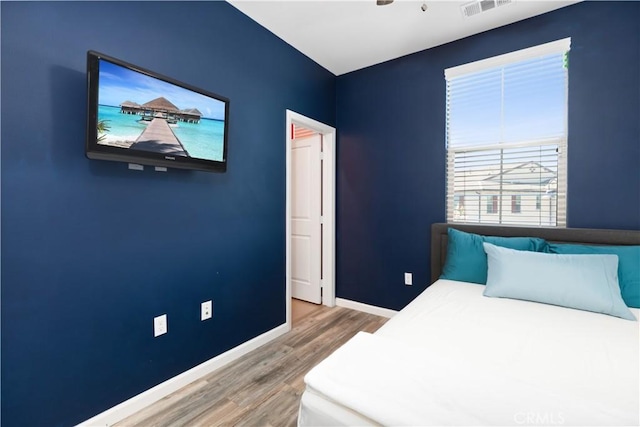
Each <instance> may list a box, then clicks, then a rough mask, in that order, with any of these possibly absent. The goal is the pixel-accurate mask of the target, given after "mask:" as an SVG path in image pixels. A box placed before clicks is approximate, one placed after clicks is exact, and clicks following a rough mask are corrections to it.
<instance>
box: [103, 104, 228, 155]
mask: <svg viewBox="0 0 640 427" xmlns="http://www.w3.org/2000/svg"><path fill="white" fill-rule="evenodd" d="M98 120H106V121H107V126H108V127H109V130H108V131H107V132H106V134H105V139H104V141H105V142H106V143H107V144H109V145H117V143H133V142H135V141H136V139H138V137H139V136H140V134H142V132H144V130H145V129H146V127H147V125H146V124H145V123H144V122H142V121H140V116H138V115H134V114H122V113H120V107H111V106H106V105H100V106H99V107H98ZM170 126H171V130H173V133H174V134H175V135H176V136H177V137H178V139H179V140H180V142H181V143H182V145H183V147H184V148H185V150H186V151H187V152H188V153H189V156H190V157H193V158H197V159H206V160H217V161H222V160H223V157H222V156H223V148H224V122H223V121H220V120H212V119H201V120H200V123H185V122H178V123H177V124H175V125H170Z"/></svg>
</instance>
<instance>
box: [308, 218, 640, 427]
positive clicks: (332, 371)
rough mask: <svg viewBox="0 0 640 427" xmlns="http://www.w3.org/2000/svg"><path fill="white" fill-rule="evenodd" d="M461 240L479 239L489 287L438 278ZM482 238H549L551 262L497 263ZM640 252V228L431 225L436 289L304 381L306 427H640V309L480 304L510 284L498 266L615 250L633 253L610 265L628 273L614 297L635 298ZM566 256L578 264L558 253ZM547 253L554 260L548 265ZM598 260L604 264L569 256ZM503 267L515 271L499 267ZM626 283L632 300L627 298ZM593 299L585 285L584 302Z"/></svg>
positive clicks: (501, 300) (494, 300)
mask: <svg viewBox="0 0 640 427" xmlns="http://www.w3.org/2000/svg"><path fill="white" fill-rule="evenodd" d="M450 228H452V229H453V231H451V230H450ZM452 233H458V234H452ZM461 234H464V235H465V238H466V235H467V234H468V235H470V236H472V237H473V238H475V239H477V238H478V236H479V237H480V238H481V239H483V242H484V243H482V245H483V248H485V250H486V253H487V254H488V255H485V261H484V262H485V264H486V263H488V264H489V266H488V268H489V271H488V273H485V274H486V275H487V277H486V280H487V285H486V286H483V285H481V284H477V283H473V282H468V281H462V280H450V279H443V278H440V276H441V274H442V272H443V269H444V270H445V276H446V277H449V276H450V275H448V273H447V271H446V270H447V268H450V264H448V263H447V262H446V261H447V259H446V256H447V254H449V256H450V257H451V259H453V258H454V256H456V255H455V253H453V252H452V250H453V249H452V248H453V244H455V245H458V246H457V247H459V246H460V244H459V241H456V242H450V240H451V239H452V238H453V237H455V236H459V235H461ZM482 236H496V238H497V239H499V238H502V237H509V238H513V237H526V238H530V239H533V240H535V239H544V241H545V242H547V243H548V246H547V247H545V249H544V251H542V250H541V251H540V252H545V254H544V255H535V254H531V253H526V254H525V253H522V252H525V251H520V250H515V252H517V253H515V254H514V253H512V252H513V250H511V249H508V250H506V251H505V250H504V248H499V249H498V250H499V251H503V252H508V253H507V254H506V255H505V256H507V257H508V258H500V256H502V253H500V254H498V255H495V256H494V255H492V254H493V252H491V251H494V250H496V249H495V247H494V246H499V245H493V244H488V245H486V244H485V243H488V240H485V238H483V237H482ZM455 238H456V239H458V237H455ZM516 240H517V239H516ZM492 241H493V240H492ZM638 245H640V231H623V230H591V229H549V228H546V229H545V228H542V229H540V228H523V227H493V226H491V227H489V226H479V225H478V226H474V225H451V224H433V226H432V241H431V256H432V259H431V273H432V281H433V284H432V285H431V286H429V287H428V288H427V289H426V290H425V291H424V292H423V293H422V294H420V295H419V296H418V297H417V298H416V299H415V300H414V301H412V302H411V303H410V304H409V305H407V306H406V307H405V308H404V309H403V310H401V311H400V312H398V313H397V314H396V315H395V316H394V317H393V318H392V319H390V320H389V321H388V322H387V323H386V324H385V325H384V326H383V327H382V328H380V329H379V330H378V331H377V332H375V333H374V334H369V333H365V332H360V333H358V334H357V335H356V336H354V337H353V338H352V339H351V340H350V341H348V342H347V343H346V344H345V345H343V346H342V347H340V348H339V349H338V350H337V351H336V352H334V353H333V354H332V355H330V356H329V357H328V358H326V359H325V360H324V361H322V362H321V363H320V364H318V365H317V366H316V367H314V368H313V369H312V370H311V371H310V372H309V373H308V374H307V375H306V376H305V384H306V389H305V392H304V393H303V395H302V397H301V401H300V409H299V415H298V425H299V426H331V425H349V426H354V425H407V426H418V425H419V426H428V425H639V423H640V415H639V413H640V403H639V401H640V392H639V389H640V379H639V378H640V327H639V323H638V321H636V320H635V319H640V310H639V309H638V308H633V307H631V306H629V307H627V304H626V303H624V301H623V306H624V307H623V308H622V310H627V311H628V313H629V314H630V315H631V317H629V316H628V314H626V313H627V312H625V313H622V314H619V313H618V312H615V311H614V312H613V313H614V314H606V310H609V309H610V308H609V306H607V307H605V309H603V310H604V311H602V312H594V311H590V310H591V309H590V308H589V307H587V308H586V309H583V308H580V309H576V308H572V307H565V306H561V305H556V304H555V302H552V303H540V302H534V301H532V300H526V299H520V298H512V297H509V296H507V297H487V296H484V295H483V293H485V292H486V291H489V290H490V289H495V285H496V284H497V283H498V284H502V282H500V281H501V280H502V279H505V280H507V279H513V276H510V275H509V274H507V273H505V274H504V275H503V276H500V277H499V278H498V279H496V275H497V272H499V271H502V270H500V268H506V269H507V270H508V269H509V268H511V267H514V266H517V265H518V262H524V264H523V265H524V267H523V268H524V269H525V270H526V268H529V267H531V266H532V265H537V264H535V263H536V262H538V260H542V261H543V262H545V263H546V262H550V260H551V261H553V262H555V261H556V260H558V261H560V262H561V263H565V262H572V263H573V262H576V260H577V261H578V262H583V261H585V260H588V262H589V263H594V262H596V261H598V262H600V261H602V262H603V263H608V262H609V261H612V258H611V255H608V253H609V252H610V249H615V250H618V249H617V248H622V249H621V250H622V251H626V252H620V254H621V255H620V256H619V257H618V256H616V257H615V266H614V267H612V268H617V267H618V266H619V267H620V270H617V269H616V271H615V273H616V274H618V275H619V276H620V277H619V278H620V281H619V288H617V289H618V295H617V296H616V295H613V296H612V297H611V298H613V299H614V300H615V298H622V297H623V294H624V298H627V297H628V295H630V294H629V292H631V293H634V292H637V293H636V294H634V295H632V296H631V297H629V298H635V299H637V298H640V289H635V288H636V287H638V283H637V282H634V281H633V280H636V279H635V276H634V278H632V279H633V280H632V281H631V282H629V279H630V275H629V271H630V270H629V269H632V270H633V272H634V273H633V274H635V272H636V271H637V269H638V268H640V258H638V257H637V254H638V253H639V252H637V251H636V250H637V249H638ZM550 247H552V248H554V249H549V248H550ZM567 248H570V249H571V251H569V252H570V255H566V252H565V253H563V252H562V251H567V250H568V249H567ZM510 251H511V252H510ZM549 251H555V252H554V253H553V255H548V256H547V254H546V252H549ZM576 251H577V252H576ZM585 251H586V252H585ZM530 252H534V253H537V252H536V251H530ZM614 252H615V251H614ZM594 253H595V254H600V253H605V255H604V256H593V257H592V258H589V257H584V256H581V257H575V256H574V255H573V254H580V255H585V254H590V255H593V254H594ZM559 254H560V255H562V256H556V255H559ZM512 255H514V256H525V257H527V258H524V260H518V259H516V258H511V256H512ZM529 257H535V260H534V261H531V259H530V258H529ZM625 257H626V258H625ZM465 259H469V260H471V257H467V258H465ZM504 259H508V260H509V262H508V263H503V264H499V262H500V261H501V260H504ZM512 260H514V261H512ZM623 260H624V262H626V264H624V266H625V268H626V269H627V270H626V271H625V272H623V271H622V270H621V269H622V267H623V264H622V262H623ZM469 262H471V261H469ZM618 262H620V263H619V264H618ZM532 263H533V264H532ZM545 265H546V264H545ZM590 265H591V264H590ZM485 268H486V267H485ZM514 268H515V267H514ZM514 268H512V270H513V269H514ZM532 268H533V267H532ZM554 268H555V267H554ZM590 268H591V267H590V266H587V267H579V268H578V269H579V270H580V272H581V273H583V274H584V275H586V278H585V279H584V280H586V281H589V280H590V278H591V277H595V276H598V274H599V273H597V274H593V273H592V272H591V270H590ZM598 268H600V267H598ZM605 268H608V267H605ZM550 269H551V268H550ZM516 270H517V268H516ZM544 270H545V268H540V269H537V270H535V271H536V274H527V277H530V276H536V277H538V276H540V275H544ZM598 271H599V270H598ZM502 272H504V271H502ZM538 272H539V274H538ZM525 273H526V272H525ZM527 277H524V278H522V281H523V282H526V281H527V280H528V279H527ZM562 277H563V280H569V279H565V278H564V277H565V276H562ZM598 277H599V276H598ZM623 279H624V284H625V285H626V286H628V287H627V288H626V289H623V290H624V291H626V294H625V293H624V292H622V294H621V293H620V289H622V288H623ZM470 280H471V279H470ZM553 280H555V279H552V280H551V282H553ZM594 280H596V279H594ZM617 280H618V276H616V285H618V282H617ZM499 282H500V283H499ZM629 283H631V284H629ZM554 286H555V285H554ZM585 286H586V285H585ZM632 287H633V288H632ZM556 288H557V287H556ZM556 288H554V289H556ZM543 289H544V287H543ZM554 289H552V290H551V291H550V292H548V294H553V293H554V292H555V290H554ZM572 292H573V293H574V294H575V293H576V292H575V289H574V290H573V291H572ZM589 292H590V290H589V289H588V286H587V287H586V288H585V290H584V292H583V293H584V294H589ZM581 293H582V292H581ZM564 296H565V297H566V295H564ZM582 296H583V295H580V296H576V299H577V300H580V299H581V298H582ZM546 297H547V296H546V295H545V296H544V298H546ZM585 298H586V297H585ZM616 301H617V300H615V301H614V302H615V304H617V303H618V302H616ZM625 301H626V300H625ZM574 302H575V301H570V302H568V303H567V304H573V303H574ZM576 303H577V304H581V303H582V302H581V301H578V302H576ZM615 304H614V305H615ZM636 305H637V304H636ZM598 310H599V309H598ZM612 310H613V309H612ZM596 311H597V310H596Z"/></svg>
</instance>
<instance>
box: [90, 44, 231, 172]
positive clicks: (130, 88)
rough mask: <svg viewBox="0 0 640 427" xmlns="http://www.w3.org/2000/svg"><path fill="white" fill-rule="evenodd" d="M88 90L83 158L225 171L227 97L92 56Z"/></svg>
mask: <svg viewBox="0 0 640 427" xmlns="http://www.w3.org/2000/svg"><path fill="white" fill-rule="evenodd" d="M87 89H88V125H87V142H86V154H87V157H88V158H90V159H100V160H113V161H120V162H127V163H135V164H141V165H152V166H160V167H168V168H182V169H196V170H203V171H213V172H225V171H226V169H227V137H228V125H229V100H228V99H227V98H225V97H223V96H220V95H216V94H215V93H212V92H208V91H206V90H203V89H198V88H196V87H193V86H191V85H188V84H185V83H181V82H179V81H176V80H174V79H171V78H169V77H165V76H162V75H160V74H158V73H154V72H152V71H149V70H146V69H144V68H142V67H138V66H136V65H132V64H129V63H127V62H124V61H121V60H119V59H115V58H112V57H109V56H107V55H103V54H102V53H98V52H94V51H89V52H87Z"/></svg>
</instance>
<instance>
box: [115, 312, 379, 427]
mask: <svg viewBox="0 0 640 427" xmlns="http://www.w3.org/2000/svg"><path fill="white" fill-rule="evenodd" d="M307 308H308V309H309V310H306V313H305V314H302V315H300V316H299V317H298V319H296V321H295V322H293V328H292V330H291V331H290V332H288V333H287V334H285V335H283V336H281V337H279V338H277V339H276V340H274V341H272V342H270V343H268V344H265V345H264V346H262V347H260V348H258V349H256V350H254V351H252V352H251V353H248V354H246V355H245V356H243V357H242V358H240V359H238V360H236V361H234V362H232V363H231V364H229V365H227V366H225V367H224V368H222V369H219V370H218V371H216V372H213V373H211V374H209V375H208V376H206V377H204V378H202V379H200V380H198V381H196V382H194V383H191V384H190V385H188V386H186V387H184V388H183V389H181V390H178V391H177V392H175V393H173V394H171V395H169V396H167V397H165V398H164V399H162V400H160V401H158V402H157V403H155V404H153V405H151V406H149V407H147V408H146V409H143V410H142V411H140V412H138V413H136V414H134V415H132V416H130V417H129V418H126V419H125V420H123V421H121V422H120V423H118V424H116V426H144V427H147V426H190V427H191V426H261V427H262V426H265V427H268V426H272V427H280V426H295V425H296V421H297V416H298V404H299V402H300V396H301V395H302V392H303V391H304V382H303V378H304V375H305V374H306V373H307V372H308V371H309V370H310V369H311V368H312V367H314V366H315V365H316V364H318V363H319V362H320V361H321V360H322V359H324V358H325V357H327V356H328V355H329V354H331V353H332V352H333V351H334V350H335V349H337V348H338V347H339V346H340V345H342V344H343V343H344V342H346V341H347V340H348V339H349V338H351V337H352V336H353V335H355V334H356V333H357V332H358V331H367V332H374V331H376V330H377V329H378V328H379V327H380V326H382V325H383V324H384V323H385V322H386V321H387V319H386V318H383V317H378V316H374V315H372V314H367V313H362V312H358V311H354V310H349V309H346V308H341V307H333V308H328V307H325V306H315V308H310V307H307ZM298 313H300V310H298Z"/></svg>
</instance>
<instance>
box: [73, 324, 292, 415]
mask: <svg viewBox="0 0 640 427" xmlns="http://www.w3.org/2000/svg"><path fill="white" fill-rule="evenodd" d="M290 329H291V327H290V325H288V324H286V323H285V324H282V325H280V326H278V327H276V328H274V329H271V330H270V331H267V332H265V333H264V334H262V335H259V336H257V337H255V338H253V339H251V340H249V341H247V342H245V343H242V344H240V345H239V346H237V347H234V348H232V349H231V350H229V351H226V352H224V353H222V354H220V355H218V356H216V357H214V358H213V359H209V360H207V361H206V362H203V363H201V364H199V365H198V366H195V367H193V368H191V369H189V370H188V371H185V372H183V373H181V374H179V375H176V376H175V377H173V378H170V379H168V380H167V381H165V382H163V383H160V384H158V385H157V386H155V387H152V388H150V389H149V390H147V391H144V392H142V393H140V394H138V395H137V396H134V397H132V398H131V399H129V400H125V401H124V402H122V403H120V404H118V405H116V406H114V407H113V408H110V409H107V410H106V411H104V412H102V413H100V414H98V415H96V416H95V417H92V418H89V419H88V420H86V421H84V422H82V423H80V424H79V425H78V426H86V427H88V426H111V425H113V424H115V423H117V422H119V421H122V420H123V419H125V418H127V417H128V416H131V415H133V414H135V413H136V412H138V411H140V410H141V409H144V408H145V407H147V406H149V405H150V404H152V403H154V402H157V401H158V400H160V399H162V398H163V397H166V396H168V395H169V394H171V393H173V392H175V391H177V390H179V389H181V388H182V387H184V386H186V385H188V384H190V383H192V382H193V381H195V380H197V379H200V378H202V377H203V376H205V375H208V374H210V373H211V372H213V371H215V370H217V369H220V368H222V367H223V366H225V365H227V364H228V363H230V362H233V361H234V360H236V359H238V358H240V357H242V356H244V355H245V354H247V353H249V352H250V351H252V350H255V349H256V348H258V347H260V346H262V345H264V344H266V343H268V342H270V341H272V340H274V339H276V338H278V337H279V336H280V335H283V334H285V333H287V332H289V330H290Z"/></svg>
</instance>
